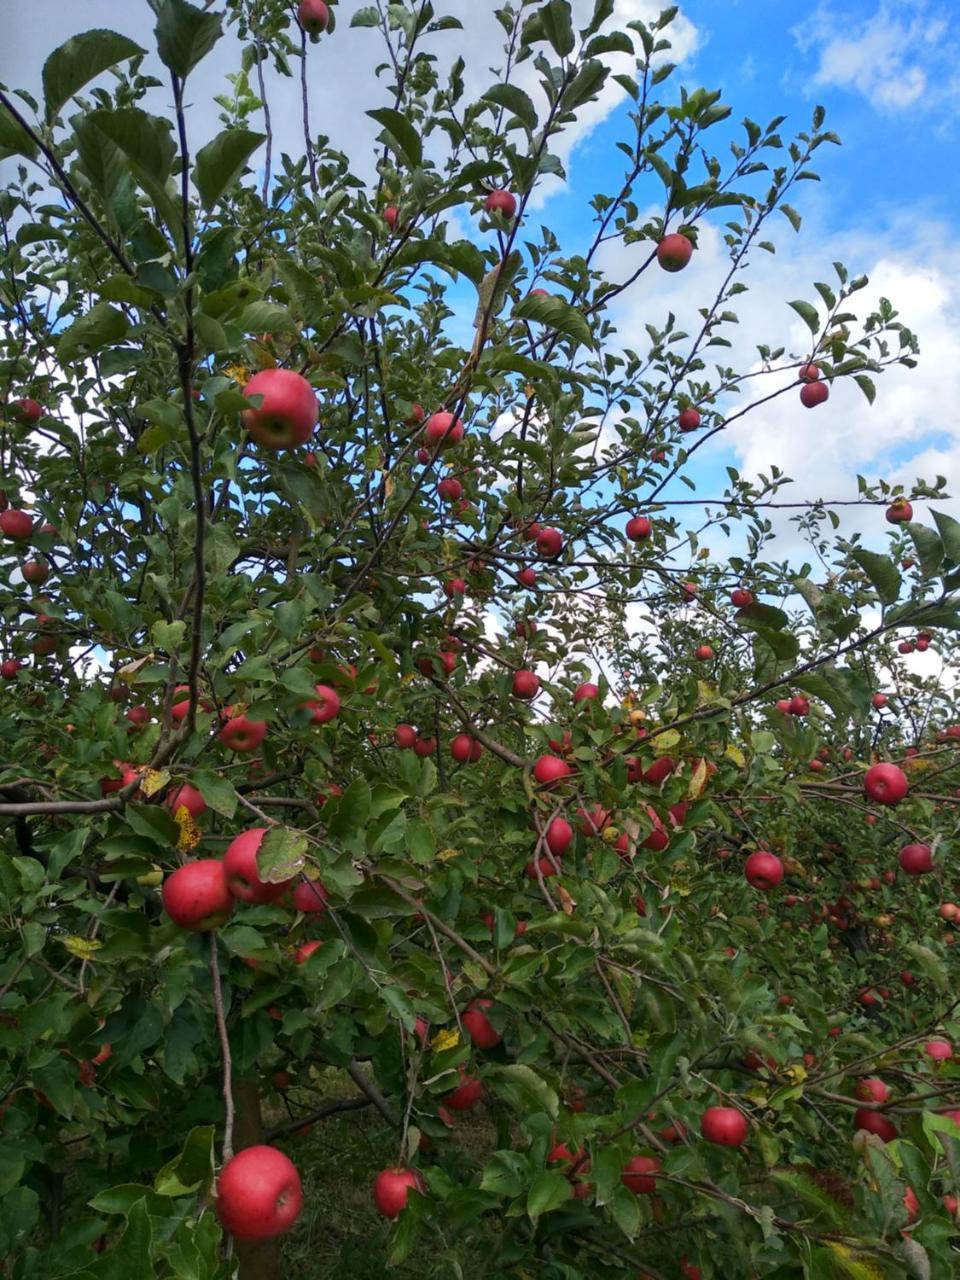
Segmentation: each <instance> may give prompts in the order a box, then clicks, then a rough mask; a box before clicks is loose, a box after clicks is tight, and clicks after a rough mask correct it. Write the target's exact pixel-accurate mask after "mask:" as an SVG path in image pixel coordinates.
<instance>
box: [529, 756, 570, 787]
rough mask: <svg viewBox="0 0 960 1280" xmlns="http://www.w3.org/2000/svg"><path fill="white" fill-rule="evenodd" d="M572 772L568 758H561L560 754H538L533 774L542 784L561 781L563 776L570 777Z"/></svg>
mask: <svg viewBox="0 0 960 1280" xmlns="http://www.w3.org/2000/svg"><path fill="white" fill-rule="evenodd" d="M572 773H573V770H572V769H571V768H570V766H569V765H568V764H567V762H566V760H561V759H560V758H559V757H558V756H550V755H543V756H538V757H537V760H536V762H535V764H534V766H533V776H534V777H535V778H536V780H537V781H538V782H539V783H542V784H548V783H552V782H559V781H560V779H561V778H569V777H570V775H571V774H572Z"/></svg>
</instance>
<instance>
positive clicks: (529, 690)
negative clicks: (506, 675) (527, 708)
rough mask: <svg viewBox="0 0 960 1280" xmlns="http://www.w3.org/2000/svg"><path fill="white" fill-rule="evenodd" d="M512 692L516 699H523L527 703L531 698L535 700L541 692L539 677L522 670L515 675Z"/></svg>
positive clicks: (531, 672)
mask: <svg viewBox="0 0 960 1280" xmlns="http://www.w3.org/2000/svg"><path fill="white" fill-rule="evenodd" d="M511 692H512V693H513V696H514V697H515V698H522V699H523V700H524V701H525V702H526V701H528V700H529V699H530V698H535V697H536V696H537V694H538V693H539V692H540V680H539V677H538V676H537V675H536V673H535V672H533V671H526V670H524V669H522V668H521V670H519V671H515V672H514V673H513V685H512V687H511Z"/></svg>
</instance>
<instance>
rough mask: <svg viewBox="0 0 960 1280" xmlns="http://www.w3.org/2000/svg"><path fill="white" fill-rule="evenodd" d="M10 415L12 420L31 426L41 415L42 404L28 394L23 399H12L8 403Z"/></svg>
mask: <svg viewBox="0 0 960 1280" xmlns="http://www.w3.org/2000/svg"><path fill="white" fill-rule="evenodd" d="M10 417H11V418H13V420H14V422H19V423H21V424H23V425H24V426H27V427H32V426H34V425H35V424H36V423H38V422H39V421H40V419H41V418H42V417H43V406H42V405H41V404H40V403H39V402H38V401H37V400H32V399H30V397H29V396H28V397H26V398H25V399H23V400H14V401H13V403H12V404H11V405H10Z"/></svg>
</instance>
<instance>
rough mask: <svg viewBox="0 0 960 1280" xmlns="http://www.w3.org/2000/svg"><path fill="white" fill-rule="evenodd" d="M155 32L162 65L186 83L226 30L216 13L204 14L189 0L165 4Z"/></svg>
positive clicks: (172, 1)
mask: <svg viewBox="0 0 960 1280" xmlns="http://www.w3.org/2000/svg"><path fill="white" fill-rule="evenodd" d="M155 32H156V37H157V52H158V53H159V54H160V59H161V61H162V62H163V65H164V66H165V67H169V69H170V70H171V71H172V72H173V73H174V75H176V76H179V77H180V79H181V80H183V79H185V77H186V76H188V75H189V74H190V72H191V71H192V70H193V68H194V67H195V66H196V65H197V63H198V62H199V61H200V60H201V58H205V57H206V56H207V54H208V53H209V52H210V50H211V49H212V48H213V46H214V45H215V44H216V43H217V41H218V40H219V39H220V36H221V35H222V34H223V28H222V26H221V23H220V15H219V14H217V13H210V12H204V10H203V9H198V8H196V6H194V5H192V4H187V2H186V0H162V4H161V7H160V9H159V11H158V15H157V25H156V28H155Z"/></svg>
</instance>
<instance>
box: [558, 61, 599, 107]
mask: <svg viewBox="0 0 960 1280" xmlns="http://www.w3.org/2000/svg"><path fill="white" fill-rule="evenodd" d="M608 73H609V68H607V67H605V66H604V65H603V63H602V62H600V61H599V59H597V58H588V59H587V61H586V62H584V63H583V65H582V66H581V68H580V70H579V71H578V72H577V74H576V75H575V76H574V78H573V80H572V82H571V83H570V84H569V85H568V86H567V89H566V90H565V92H564V95H563V109H564V111H575V110H576V109H577V107H580V106H582V105H583V104H584V103H585V102H589V101H590V99H591V98H595V97H596V96H597V94H598V93H599V92H600V90H601V89H602V88H603V85H604V82H605V81H606V78H607V75H608Z"/></svg>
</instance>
